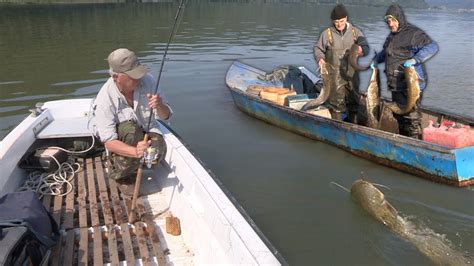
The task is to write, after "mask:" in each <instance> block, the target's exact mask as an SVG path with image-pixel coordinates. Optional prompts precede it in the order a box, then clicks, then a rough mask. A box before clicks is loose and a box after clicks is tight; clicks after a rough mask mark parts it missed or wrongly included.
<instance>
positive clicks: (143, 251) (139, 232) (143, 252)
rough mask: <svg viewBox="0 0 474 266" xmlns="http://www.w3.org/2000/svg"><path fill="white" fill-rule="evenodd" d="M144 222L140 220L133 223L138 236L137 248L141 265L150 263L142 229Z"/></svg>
mask: <svg viewBox="0 0 474 266" xmlns="http://www.w3.org/2000/svg"><path fill="white" fill-rule="evenodd" d="M143 226H144V224H143V223H142V222H137V223H135V230H136V232H137V238H138V248H139V249H140V258H141V259H142V263H143V265H151V258H150V253H149V252H148V246H147V243H146V237H145V231H143Z"/></svg>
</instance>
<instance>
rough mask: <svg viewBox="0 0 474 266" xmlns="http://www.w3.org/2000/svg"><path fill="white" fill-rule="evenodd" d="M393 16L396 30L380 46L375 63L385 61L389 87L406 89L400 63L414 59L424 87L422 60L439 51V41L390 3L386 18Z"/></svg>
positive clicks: (398, 89) (424, 73)
mask: <svg viewBox="0 0 474 266" xmlns="http://www.w3.org/2000/svg"><path fill="white" fill-rule="evenodd" d="M387 16H392V17H394V18H395V19H397V20H398V23H399V27H398V31H397V32H391V33H390V34H389V35H388V37H387V39H386V40H385V43H384V45H383V50H382V52H381V53H380V54H378V55H377V57H376V58H375V60H376V62H377V63H382V62H385V74H386V75H387V83H388V87H389V89H391V90H397V91H401V90H406V83H405V76H404V71H403V69H404V67H403V63H404V62H405V61H407V60H409V59H414V60H415V61H416V64H415V65H414V67H415V70H416V72H417V73H418V77H419V78H420V88H421V89H422V90H423V89H424V88H425V87H426V83H427V81H428V77H427V74H426V69H425V65H424V62H426V61H427V60H428V59H430V58H431V57H432V56H433V55H435V54H436V53H437V52H438V49H439V48H438V44H437V43H436V42H435V41H433V40H432V39H431V38H430V37H429V36H428V35H427V34H426V33H425V32H424V31H423V30H421V29H420V28H418V27H416V26H415V25H412V24H410V23H408V22H407V20H406V17H405V13H404V12H403V10H402V8H401V7H400V6H399V5H397V4H392V5H391V6H390V7H389V8H388V9H387V13H386V14H385V17H387Z"/></svg>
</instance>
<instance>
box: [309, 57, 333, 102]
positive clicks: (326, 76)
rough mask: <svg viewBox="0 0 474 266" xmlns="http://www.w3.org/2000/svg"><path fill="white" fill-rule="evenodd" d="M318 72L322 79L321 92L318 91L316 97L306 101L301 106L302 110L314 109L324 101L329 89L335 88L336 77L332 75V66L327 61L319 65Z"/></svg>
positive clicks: (329, 92) (327, 96) (329, 91)
mask: <svg viewBox="0 0 474 266" xmlns="http://www.w3.org/2000/svg"><path fill="white" fill-rule="evenodd" d="M320 72H321V78H322V80H323V87H322V89H321V92H320V93H319V95H318V97H317V98H315V99H312V100H310V101H308V102H307V103H306V104H305V105H303V107H301V110H302V111H307V110H310V109H314V108H316V107H318V106H320V105H321V104H323V103H325V102H326V101H327V99H328V98H329V95H330V94H331V91H333V90H334V89H335V86H336V78H335V77H334V72H335V69H334V67H333V66H332V65H331V64H329V63H324V64H322V65H321V68H320Z"/></svg>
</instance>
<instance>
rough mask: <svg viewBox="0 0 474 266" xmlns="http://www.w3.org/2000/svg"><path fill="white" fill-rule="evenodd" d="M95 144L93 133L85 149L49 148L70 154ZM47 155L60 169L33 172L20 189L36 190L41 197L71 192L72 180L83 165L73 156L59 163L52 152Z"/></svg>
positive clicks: (78, 152)
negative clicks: (89, 144)
mask: <svg viewBox="0 0 474 266" xmlns="http://www.w3.org/2000/svg"><path fill="white" fill-rule="evenodd" d="M94 144H95V138H94V135H92V144H91V146H90V147H89V148H88V149H86V150H83V151H70V150H66V149H63V148H61V147H48V149H57V150H62V151H64V152H67V153H70V154H81V153H86V152H88V151H90V150H91V149H92V148H93V147H94ZM46 156H49V157H51V158H52V159H53V160H54V161H55V162H56V164H57V165H58V169H57V170H56V171H55V172H53V173H46V172H41V171H34V172H31V173H30V174H29V175H28V178H27V180H26V181H25V183H24V184H23V186H22V187H20V189H19V191H35V192H36V193H37V194H38V195H39V197H40V198H42V197H43V196H44V195H51V196H65V195H67V194H69V193H70V192H71V191H72V189H73V183H72V181H73V179H74V176H75V175H76V173H77V172H78V171H79V170H80V169H81V165H80V164H79V163H77V162H75V160H74V159H71V158H69V159H68V160H67V161H66V162H63V163H59V161H58V160H57V159H56V158H55V157H54V156H52V155H50V154H46Z"/></svg>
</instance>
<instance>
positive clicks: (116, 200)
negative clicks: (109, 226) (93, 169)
mask: <svg viewBox="0 0 474 266" xmlns="http://www.w3.org/2000/svg"><path fill="white" fill-rule="evenodd" d="M108 181H109V187H110V197H111V198H112V205H113V206H114V213H115V221H116V223H117V224H122V223H125V222H127V221H128V217H127V213H126V211H125V208H124V207H123V206H122V204H121V201H120V197H119V192H118V188H117V183H115V180H112V179H110V178H109V180H108Z"/></svg>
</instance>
